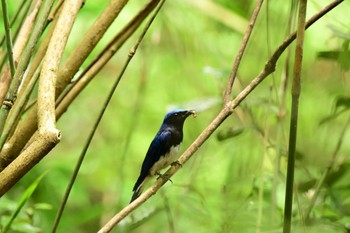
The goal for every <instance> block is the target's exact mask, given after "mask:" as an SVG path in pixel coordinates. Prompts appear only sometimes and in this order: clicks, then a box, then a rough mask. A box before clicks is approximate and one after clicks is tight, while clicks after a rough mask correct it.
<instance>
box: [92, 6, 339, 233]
mask: <svg viewBox="0 0 350 233" xmlns="http://www.w3.org/2000/svg"><path fill="white" fill-rule="evenodd" d="M343 1H344V0H335V1H333V2H332V3H330V4H329V5H327V6H326V7H324V8H323V9H322V10H321V11H319V12H318V13H317V14H316V15H314V16H313V17H311V18H310V19H309V20H308V22H307V23H306V28H308V27H310V26H311V25H312V24H313V23H315V22H316V21H317V20H318V19H320V18H321V17H322V16H324V15H325V14H327V13H328V12H329V11H331V10H332V9H333V8H335V7H336V6H337V5H339V4H340V3H341V2H343ZM295 37H296V33H293V34H291V35H289V36H288V37H287V38H286V39H285V40H284V41H283V42H282V44H281V45H280V46H279V47H278V48H277V49H276V50H275V52H274V53H273V54H272V55H271V57H270V58H269V60H268V61H267V63H266V65H265V68H264V70H263V71H261V72H260V74H259V75H257V77H256V78H254V79H253V80H252V81H251V82H250V84H249V85H248V86H247V87H246V88H245V89H244V90H243V91H242V92H241V93H240V94H239V95H238V96H237V97H236V98H235V99H234V100H232V101H230V102H229V104H228V105H226V106H224V107H223V109H222V110H221V111H220V112H219V114H218V115H217V116H216V117H215V119H214V120H213V121H212V122H211V123H210V124H209V125H208V126H207V128H205V129H204V130H203V132H202V133H201V134H200V135H199V136H198V137H197V139H196V140H195V141H194V142H193V143H192V144H191V145H190V146H189V147H188V148H187V149H186V151H185V152H184V153H183V154H182V155H181V157H180V158H179V159H178V161H179V163H180V164H184V163H185V162H186V161H187V160H189V159H190V158H191V157H192V155H193V154H194V153H195V152H196V151H197V150H198V149H199V148H200V147H201V146H202V145H203V143H204V142H205V141H206V140H207V139H208V138H209V137H210V136H211V135H212V133H213V132H214V131H215V130H216V129H217V128H218V127H219V126H220V124H221V123H222V122H223V121H224V120H225V119H226V118H227V117H228V116H229V115H230V114H232V112H233V109H234V108H236V107H237V106H238V105H239V104H240V103H241V102H242V101H243V100H244V99H245V98H246V97H247V96H248V94H249V93H250V92H252V91H253V90H254V89H255V88H256V87H257V86H258V85H259V83H261V82H262V81H263V80H264V79H265V78H266V77H267V76H268V75H269V74H271V73H272V72H273V71H274V69H275V65H276V62H277V61H278V59H279V57H280V56H281V54H282V53H283V51H284V50H285V49H286V48H287V47H288V46H289V45H290V44H291V43H292V42H293V40H294V39H295ZM179 169H180V167H179V166H172V167H170V168H169V169H168V170H167V171H166V173H165V177H167V178H171V177H172V176H173V175H174V174H175V173H176V172H177V171H178V170H179ZM168 180H169V179H163V178H161V177H160V178H159V179H157V180H156V181H155V183H154V184H153V185H151V187H150V188H148V189H147V190H146V191H145V192H144V193H143V194H141V196H140V197H139V198H137V199H136V200H135V201H133V202H132V203H130V204H129V205H127V206H126V207H124V209H122V210H121V211H119V212H118V213H117V214H116V215H115V216H113V217H112V218H111V219H110V220H109V221H108V222H107V223H106V224H105V225H104V226H103V227H102V228H101V229H100V231H99V233H105V232H109V231H111V229H112V228H113V227H114V226H115V225H117V224H118V223H119V222H120V221H121V220H122V219H124V218H125V217H126V216H128V215H129V214H130V213H131V212H132V211H133V210H135V209H136V208H137V207H139V206H140V205H141V204H142V203H144V202H146V201H147V200H148V199H149V198H150V197H151V196H152V195H154V194H155V193H156V192H157V191H158V190H159V189H160V188H161V187H162V186H163V185H164V184H165V183H166V182H167V181H168Z"/></svg>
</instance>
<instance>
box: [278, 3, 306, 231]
mask: <svg viewBox="0 0 350 233" xmlns="http://www.w3.org/2000/svg"><path fill="white" fill-rule="evenodd" d="M306 6H307V0H301V1H300V6H299V18H298V31H297V39H296V43H297V44H296V48H295V61H294V76H293V83H292V112H291V120H290V132H289V148H288V164H287V181H286V194H285V207H284V224H283V233H289V232H290V231H291V222H292V221H291V220H292V208H293V185H294V163H295V150H296V142H297V129H298V110H299V96H300V86H301V85H300V79H301V71H302V61H303V59H302V58H303V44H304V32H305V17H306Z"/></svg>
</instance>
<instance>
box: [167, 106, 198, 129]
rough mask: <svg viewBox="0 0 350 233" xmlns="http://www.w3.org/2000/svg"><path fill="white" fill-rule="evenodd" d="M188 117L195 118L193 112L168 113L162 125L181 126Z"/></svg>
mask: <svg viewBox="0 0 350 233" xmlns="http://www.w3.org/2000/svg"><path fill="white" fill-rule="evenodd" d="M190 115H194V116H196V112H195V111H194V110H184V109H176V110H172V111H170V112H168V113H167V114H166V115H165V117H164V122H163V124H167V125H178V126H181V128H182V126H183V123H184V121H185V120H186V118H187V117H188V116H190Z"/></svg>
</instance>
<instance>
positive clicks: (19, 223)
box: [0, 0, 350, 233]
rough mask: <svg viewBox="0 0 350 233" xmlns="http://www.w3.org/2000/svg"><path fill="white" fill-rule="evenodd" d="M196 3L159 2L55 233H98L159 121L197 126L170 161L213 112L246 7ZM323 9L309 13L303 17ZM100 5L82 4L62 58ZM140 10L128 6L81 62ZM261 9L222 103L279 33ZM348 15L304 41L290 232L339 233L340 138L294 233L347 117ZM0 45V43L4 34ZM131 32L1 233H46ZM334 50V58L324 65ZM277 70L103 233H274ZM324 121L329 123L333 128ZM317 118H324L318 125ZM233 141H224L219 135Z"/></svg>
mask: <svg viewBox="0 0 350 233" xmlns="http://www.w3.org/2000/svg"><path fill="white" fill-rule="evenodd" d="M206 2H208V1H203V2H201V1H191V0H186V1H167V2H166V3H165V5H164V7H163V8H162V10H161V12H160V13H159V15H158V16H157V18H156V20H155V21H154V23H153V25H152V27H151V28H150V31H149V32H148V34H147V36H146V37H145V39H144V40H143V42H142V45H141V47H140V49H139V51H138V52H137V54H136V55H135V57H134V59H133V61H132V63H131V65H130V66H129V68H128V70H127V72H126V74H125V75H124V77H123V79H122V81H121V83H120V85H119V86H118V88H117V91H116V93H115V95H114V97H113V100H112V101H111V103H110V106H109V108H108V110H107V111H106V113H105V116H104V118H103V120H102V122H101V124H100V126H99V128H98V131H97V133H96V135H95V137H94V139H93V142H92V145H91V146H90V148H89V150H88V153H87V156H86V159H85V161H84V163H83V166H82V168H81V171H80V173H79V175H78V178H77V181H76V184H75V186H74V188H73V190H72V193H71V195H70V198H69V200H68V205H67V208H66V209H65V212H64V215H63V217H62V221H61V223H60V225H59V230H58V232H76V233H79V232H82V233H83V232H96V231H97V230H98V229H99V228H100V227H101V225H103V224H104V223H106V222H107V221H108V220H109V219H110V218H111V217H112V216H113V215H114V214H115V213H117V212H118V211H119V210H120V209H121V208H122V207H124V206H125V205H127V204H128V202H129V200H130V197H131V195H132V192H131V190H132V188H133V185H134V182H135V181H136V179H137V177H138V175H139V171H140V166H141V163H142V161H143V159H144V156H145V153H146V151H147V149H148V146H149V143H150V142H151V140H152V139H153V137H154V135H155V133H156V132H157V130H158V128H159V126H160V124H161V122H162V120H163V117H164V115H165V113H166V112H167V111H168V110H170V109H172V108H194V109H200V110H201V111H199V114H198V117H197V118H192V117H190V118H189V119H188V120H187V121H186V123H185V126H184V142H183V145H182V150H181V151H184V149H185V148H186V147H188V146H189V145H190V144H191V142H192V141H193V140H194V139H195V138H196V137H197V136H198V135H199V134H200V133H201V132H202V131H203V130H204V129H205V127H206V126H207V125H208V124H209V123H210V122H211V120H212V119H213V118H214V117H215V116H216V114H217V113H218V112H219V111H220V109H221V106H222V93H223V91H224V88H225V86H226V81H227V78H228V76H229V73H230V70H231V68H232V64H233V61H234V58H235V55H236V53H237V50H238V48H239V46H240V43H241V39H242V35H243V33H244V28H245V26H246V24H247V22H248V20H249V18H250V15H251V12H252V10H253V8H254V5H255V1H245V0H238V1H229V0H217V1H210V2H211V3H212V4H213V5H209V6H208V5H206V4H205V3H206ZM328 2H329V1H325V0H322V1H320V0H317V1H316V0H313V1H308V14H307V15H308V18H309V17H311V16H312V15H313V14H314V13H316V12H317V11H319V10H320V9H321V8H322V7H323V6H324V5H326V4H328ZM107 3H108V1H86V3H85V6H84V8H83V9H82V10H81V13H80V14H79V16H78V19H77V21H76V24H75V26H74V28H73V32H72V34H71V37H70V39H69V43H68V45H67V48H66V52H65V58H66V57H67V56H68V55H69V53H70V51H72V50H73V49H74V48H75V46H76V45H77V43H79V41H80V40H81V39H82V37H83V36H84V33H85V32H86V31H87V30H88V28H89V27H90V26H91V25H92V24H93V22H94V21H95V19H96V18H97V17H98V15H99V14H100V13H101V12H102V11H103V9H104V7H105V6H106V5H107ZM145 3H146V1H131V2H130V3H128V5H127V6H126V7H125V9H124V10H123V11H122V14H121V15H120V17H119V18H118V19H117V20H116V21H115V23H114V24H113V25H112V27H111V28H110V29H109V31H108V33H107V34H106V35H105V37H104V39H103V40H102V41H101V43H99V45H98V46H97V48H96V49H95V50H94V52H93V54H92V55H91V56H90V57H91V59H92V58H93V57H94V55H96V54H98V52H99V51H100V50H101V48H103V46H104V45H105V44H106V43H107V42H108V41H109V39H110V38H111V37H112V36H113V35H114V33H115V32H116V31H117V30H118V29H120V28H121V27H122V26H123V25H124V24H125V23H126V22H127V21H128V20H129V19H130V18H131V17H132V16H133V15H134V14H135V13H136V12H137V11H138V10H139V9H140V7H141V6H143V5H144V4H145ZM267 3H268V5H267ZM264 4H265V5H264V6H263V8H262V10H261V13H260V15H259V18H258V21H257V23H256V25H255V29H254V33H253V34H252V36H251V39H250V42H249V44H248V47H247V51H246V53H245V55H244V57H243V60H242V64H241V66H240V69H239V72H238V78H239V80H237V82H236V83H235V86H234V93H233V95H234V96H235V95H237V94H238V93H239V91H240V90H241V89H242V88H243V87H244V86H246V85H247V84H248V83H249V82H250V80H252V78H254V77H255V76H256V75H257V74H258V73H259V72H260V71H261V70H262V68H263V67H264V64H265V62H266V60H267V59H268V57H269V54H271V53H272V51H273V50H274V49H275V48H276V47H277V46H278V45H279V44H280V43H281V42H282V41H283V39H284V38H285V36H286V33H287V25H288V20H289V11H290V10H289V8H290V4H289V3H286V2H285V1H267V2H265V3H264ZM213 6H215V7H213ZM15 9H16V3H15V2H9V11H10V15H11V14H13V11H14V10H15ZM349 12H350V4H349V2H347V1H346V2H344V3H342V4H341V5H340V6H339V7H337V8H336V9H335V10H333V11H332V12H330V13H329V14H327V15H326V16H325V17H324V18H322V19H321V20H319V21H318V22H317V23H316V24H315V25H314V26H312V27H311V28H310V29H309V30H307V32H306V34H305V36H306V37H305V45H304V49H305V51H304V64H303V77H302V93H301V97H300V109H299V128H298V143H297V151H298V157H297V162H296V174H295V175H296V177H295V184H296V186H295V187H296V188H295V199H294V212H293V219H294V222H293V232H349V231H350V217H349V215H350V183H349V178H350V170H349V168H350V164H349V162H350V158H349V152H350V143H349V141H350V133H349V132H347V133H346V134H345V136H344V137H343V144H342V146H341V148H340V151H339V153H338V156H337V159H336V162H335V164H336V165H335V168H334V169H333V170H332V174H333V177H330V178H329V180H328V181H327V182H328V183H327V184H326V185H325V186H324V187H323V188H322V189H321V193H320V194H319V197H318V198H317V201H316V204H315V207H314V209H313V211H312V213H311V216H310V217H311V222H310V223H308V224H307V223H304V222H303V221H302V213H303V211H304V210H305V207H306V206H307V205H308V203H309V202H310V199H311V196H312V193H313V192H314V185H315V182H316V181H317V180H319V179H320V178H321V175H322V173H323V172H324V170H325V169H326V167H327V164H328V163H329V159H330V158H331V155H332V153H333V151H334V150H335V147H336V144H337V141H338V140H339V137H340V136H341V131H342V130H343V128H344V127H345V123H346V121H347V118H348V117H349V111H346V110H348V108H349V105H350V104H349V103H350V101H349V98H350V95H349V90H350V89H349V88H350V85H349V81H350V80H349V79H350V73H349V65H350V59H349V52H348V51H349V46H348V44H349V40H350V26H349V25H350V18H349V17H348V14H349ZM228 22H229V23H228ZM1 25H3V23H2V22H1ZM242 25H243V27H242ZM242 28H243V31H242ZM0 32H1V35H2V34H3V27H1V30H0ZM139 33H140V30H139V31H138V32H137V33H136V34H135V35H134V36H133V37H132V38H131V39H130V40H129V41H128V42H127V43H126V44H125V45H124V46H123V48H122V49H121V50H120V51H119V52H118V54H117V55H116V56H115V57H114V58H113V59H112V60H111V61H110V63H109V64H108V65H107V66H106V67H105V68H104V69H103V70H102V71H101V72H100V74H99V75H98V77H97V78H96V79H95V80H93V81H92V83H91V84H90V85H89V86H88V87H87V88H86V90H85V91H84V92H83V93H82V94H81V95H80V96H79V97H78V98H77V100H76V101H75V102H74V103H73V104H72V105H71V106H70V108H69V109H68V111H67V112H66V114H65V115H64V116H63V117H62V118H61V119H60V120H59V122H58V128H59V129H60V130H61V132H62V140H61V142H60V143H59V144H58V145H57V146H56V148H55V149H54V150H53V151H52V152H51V153H50V154H49V155H48V156H47V157H46V158H45V159H43V160H42V161H41V162H40V163H39V164H38V165H37V166H36V167H35V168H34V169H33V170H32V171H31V172H30V173H29V174H27V175H26V176H25V177H24V178H23V179H22V180H21V181H20V182H19V183H18V184H16V186H15V187H13V188H12V190H11V191H10V192H8V193H7V194H6V195H5V196H4V197H2V198H1V200H0V215H2V216H1V218H0V219H1V224H5V223H6V221H8V216H9V215H10V214H11V213H12V212H11V211H13V210H14V209H15V208H16V205H17V203H18V202H19V200H20V198H21V196H22V195H23V193H24V192H25V190H27V189H28V187H29V186H30V184H32V183H33V182H34V181H35V180H36V179H37V177H39V176H40V175H42V174H43V173H45V175H44V177H43V179H42V180H41V181H40V183H39V185H38V187H37V189H36V190H35V192H34V193H33V195H32V197H31V198H30V200H29V202H28V203H26V205H25V207H24V209H23V210H22V211H21V213H20V215H19V217H18V218H17V219H16V221H15V223H14V224H13V231H12V232H49V231H50V230H51V226H52V224H53V221H54V218H55V215H56V211H57V209H58V207H59V204H60V202H61V199H62V196H63V193H64V190H65V188H66V186H67V183H68V181H69V179H70V175H71V173H72V170H73V168H74V165H75V163H76V161H77V158H78V156H79V154H80V152H81V150H82V146H83V144H84V142H85V140H86V139H87V135H88V134H89V132H90V130H91V127H92V125H93V123H94V121H95V119H96V117H97V114H98V113H99V111H100V108H101V107H102V106H101V104H102V103H103V102H104V99H105V97H106V93H107V92H108V91H109V89H110V87H111V85H112V83H113V81H114V80H115V79H116V77H117V75H118V74H119V72H120V68H121V66H122V65H123V64H124V61H125V59H126V58H127V54H128V51H129V49H130V48H131V47H132V45H133V44H134V43H135V41H136V38H137V36H138V35H139ZM293 46H294V44H293ZM293 46H291V48H294V47H293ZM339 50H342V51H344V53H342V54H344V56H335V57H334V56H328V55H329V54H331V52H333V53H334V52H337V51H339ZM321 52H323V53H321ZM291 56H293V49H292V50H291ZM285 59H286V53H285V54H284V55H283V56H282V57H281V59H280V60H279V62H278V63H277V69H276V72H275V73H274V74H273V75H271V76H270V77H268V78H267V79H266V80H265V81H264V82H263V83H262V84H261V85H260V86H259V87H258V88H257V89H256V90H254V92H253V93H252V94H251V95H250V96H249V97H248V98H247V99H246V100H245V101H244V102H243V103H242V104H241V106H240V107H239V108H237V109H236V111H235V113H234V114H233V115H232V116H230V117H229V119H227V120H226V121H225V122H224V123H223V124H222V125H221V126H220V128H219V130H218V131H217V132H215V133H214V135H212V137H211V138H210V139H209V140H208V141H207V142H206V143H205V144H204V145H203V146H202V147H201V148H200V149H199V151H198V152H196V154H195V155H194V157H193V158H192V159H191V160H190V161H189V162H188V163H186V164H185V165H184V166H183V168H182V169H181V170H180V171H179V172H178V173H177V174H176V175H175V176H174V177H173V178H172V181H173V183H169V182H168V183H167V184H166V185H165V186H164V187H163V188H162V189H161V190H160V191H159V192H158V193H157V195H155V196H153V197H152V198H151V199H150V200H149V201H148V202H147V203H145V204H144V205H142V206H141V207H140V208H139V209H137V210H136V211H135V212H134V213H133V220H134V221H137V222H138V224H131V218H127V219H125V221H123V222H122V223H121V224H120V226H118V227H117V228H116V229H115V230H114V231H113V232H154V233H157V232H203V233H204V232H208V233H209V232H281V229H282V221H283V205H284V192H285V191H284V189H285V171H286V154H287V148H288V147H287V145H288V132H289V125H288V124H289V113H290V88H289V86H290V85H288V89H287V93H286V102H285V106H286V110H285V114H286V115H285V117H284V118H283V120H282V121H279V120H278V117H277V116H278V113H279V111H280V106H281V104H282V106H283V103H281V97H280V94H281V93H280V85H281V76H282V74H283V71H284V68H285ZM291 60H293V59H291ZM290 65H291V67H292V63H290ZM238 81H239V82H238ZM340 97H342V98H343V99H340ZM341 100H344V101H343V102H341ZM341 111H342V112H341ZM335 112H341V114H339V115H337V116H334V113H335ZM329 116H334V117H333V118H332V119H331V120H327V121H325V123H323V124H321V122H322V120H324V119H328V118H327V117H329ZM232 130H233V131H234V132H236V134H233V135H231V136H230V134H229V135H227V132H230V131H232ZM278 158H280V159H278ZM278 161H280V164H279V166H278V167H279V169H278V167H277V164H278Z"/></svg>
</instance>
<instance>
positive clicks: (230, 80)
mask: <svg viewBox="0 0 350 233" xmlns="http://www.w3.org/2000/svg"><path fill="white" fill-rule="evenodd" d="M263 2H264V0H259V1H258V3H257V4H256V7H255V9H254V12H253V14H252V17H251V19H250V21H249V24H248V28H247V30H246V32H245V34H244V37H243V40H242V44H241V47H240V48H239V51H238V54H237V56H236V59H235V62H234V64H233V69H232V71H231V73H230V77H229V78H228V82H227V85H226V90H225V95H224V103H225V104H227V103H228V102H229V101H230V99H231V92H232V87H233V83H234V81H235V78H236V75H237V71H238V68H239V64H240V63H241V60H242V57H243V53H244V51H245V48H246V47H247V44H248V41H249V38H250V35H251V34H252V31H253V28H254V25H255V21H256V19H257V17H258V14H259V11H260V9H261V5H262V4H263Z"/></svg>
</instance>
